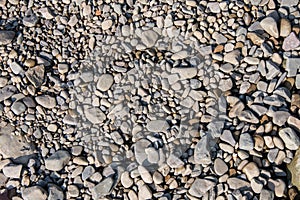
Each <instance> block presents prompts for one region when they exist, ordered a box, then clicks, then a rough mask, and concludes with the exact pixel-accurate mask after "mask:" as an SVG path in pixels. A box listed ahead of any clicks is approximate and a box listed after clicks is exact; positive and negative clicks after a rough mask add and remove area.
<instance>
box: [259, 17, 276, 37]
mask: <svg viewBox="0 0 300 200" xmlns="http://www.w3.org/2000/svg"><path fill="white" fill-rule="evenodd" d="M260 25H261V27H262V28H263V29H264V30H265V31H266V32H267V33H268V34H270V35H271V36H272V37H275V38H278V37H279V31H278V26H277V22H276V21H275V19H274V18H272V17H266V18H264V19H263V20H262V21H261V22H260Z"/></svg>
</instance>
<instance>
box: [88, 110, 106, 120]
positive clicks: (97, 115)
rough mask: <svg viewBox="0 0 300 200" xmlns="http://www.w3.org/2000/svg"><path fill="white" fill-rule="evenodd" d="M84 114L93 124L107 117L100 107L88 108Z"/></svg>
mask: <svg viewBox="0 0 300 200" xmlns="http://www.w3.org/2000/svg"><path fill="white" fill-rule="evenodd" d="M84 115H85V117H86V119H87V120H88V121H89V122H91V123H92V124H100V123H102V122H103V121H104V120H105V119H106V115H105V114H104V113H103V112H102V110H100V109H99V108H86V109H84Z"/></svg>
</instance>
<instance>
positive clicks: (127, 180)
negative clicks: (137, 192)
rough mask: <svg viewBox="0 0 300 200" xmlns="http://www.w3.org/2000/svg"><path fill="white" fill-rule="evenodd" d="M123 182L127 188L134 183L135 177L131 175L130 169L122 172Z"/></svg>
mask: <svg viewBox="0 0 300 200" xmlns="http://www.w3.org/2000/svg"><path fill="white" fill-rule="evenodd" d="M121 183H122V185H123V186H124V187H125V188H130V187H131V186H132V185H133V179H132V178H131V177H130V175H129V172H128V171H125V172H123V173H122V175H121Z"/></svg>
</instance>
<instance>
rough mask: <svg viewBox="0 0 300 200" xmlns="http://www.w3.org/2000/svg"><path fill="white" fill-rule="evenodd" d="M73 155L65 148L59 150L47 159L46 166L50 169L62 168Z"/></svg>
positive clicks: (57, 169)
mask: <svg viewBox="0 0 300 200" xmlns="http://www.w3.org/2000/svg"><path fill="white" fill-rule="evenodd" d="M70 159H71V155H70V154H69V152H67V151H65V150H58V151H56V152H55V153H53V154H52V155H51V156H50V157H48V158H47V159H45V167H46V169H48V170H50V171H60V170H62V169H63V168H64V167H65V166H66V165H67V164H68V162H69V161H70Z"/></svg>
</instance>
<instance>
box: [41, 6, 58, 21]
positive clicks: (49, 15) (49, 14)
mask: <svg viewBox="0 0 300 200" xmlns="http://www.w3.org/2000/svg"><path fill="white" fill-rule="evenodd" d="M39 12H40V13H41V14H42V17H43V18H45V19H53V18H54V17H55V15H54V14H53V13H52V11H51V10H50V8H48V7H43V8H40V9H39Z"/></svg>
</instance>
